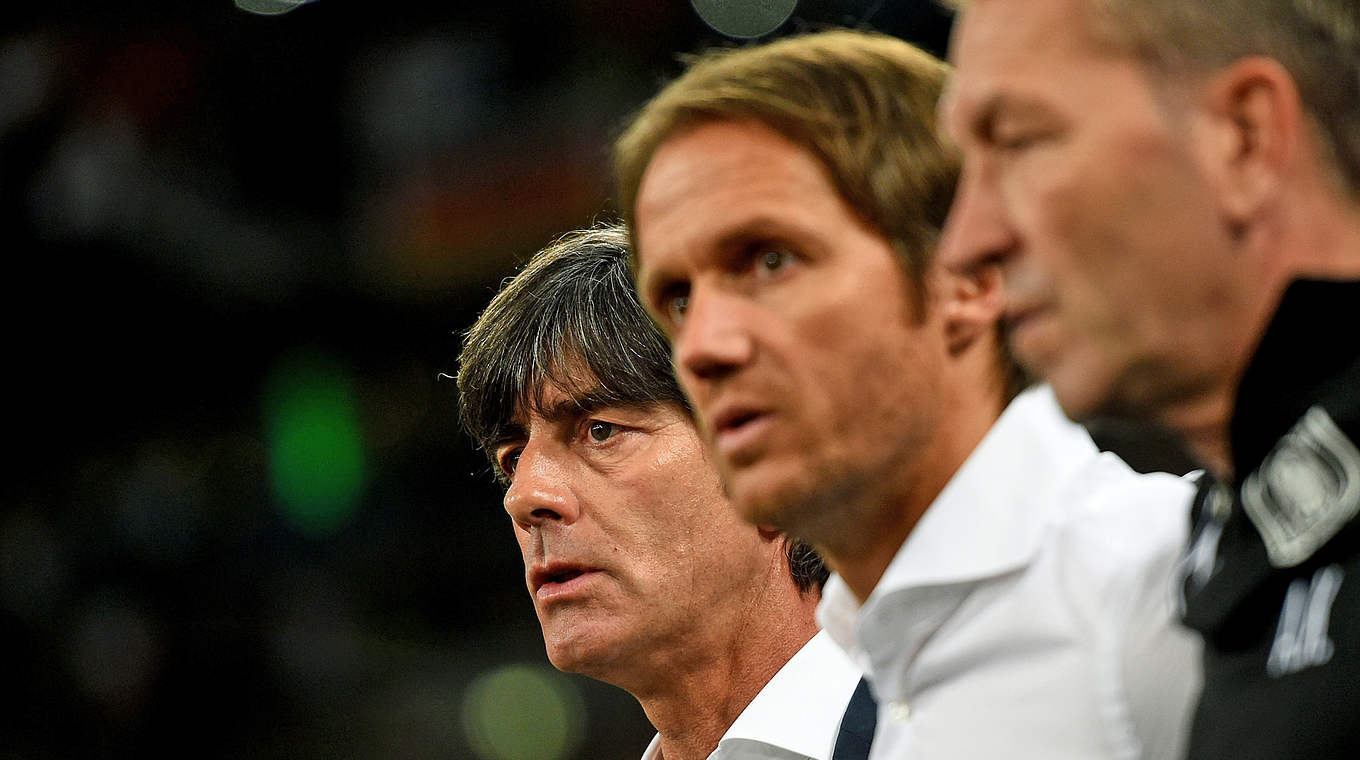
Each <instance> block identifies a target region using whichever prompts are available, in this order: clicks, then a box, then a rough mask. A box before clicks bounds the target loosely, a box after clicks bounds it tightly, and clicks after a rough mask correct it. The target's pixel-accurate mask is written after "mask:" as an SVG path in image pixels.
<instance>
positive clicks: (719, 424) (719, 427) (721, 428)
mask: <svg viewBox="0 0 1360 760" xmlns="http://www.w3.org/2000/svg"><path fill="white" fill-rule="evenodd" d="M763 414H765V412H764V411H763V410H761V409H757V408H755V407H751V406H730V407H727V408H726V409H723V410H722V411H720V412H719V413H718V414H716V415H714V417H713V432H714V433H715V434H717V435H722V434H723V433H727V432H730V431H732V430H736V429H737V428H739V427H741V426H742V425H745V424H746V423H748V422H750V421H751V420H754V419H755V418H757V417H759V416H761V415H763Z"/></svg>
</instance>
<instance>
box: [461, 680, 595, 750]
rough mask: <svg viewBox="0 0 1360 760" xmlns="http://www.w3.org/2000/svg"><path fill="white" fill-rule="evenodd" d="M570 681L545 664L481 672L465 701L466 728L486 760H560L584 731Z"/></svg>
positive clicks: (580, 706) (581, 709) (581, 712)
mask: <svg viewBox="0 0 1360 760" xmlns="http://www.w3.org/2000/svg"><path fill="white" fill-rule="evenodd" d="M585 718H586V716H585V707H584V703H583V701H582V700H581V697H580V695H579V694H578V693H577V691H576V686H575V684H573V683H572V681H571V679H569V678H567V677H566V676H564V675H562V674H561V673H558V672H557V671H555V670H551V669H549V668H547V667H543V666H534V665H524V664H515V665H505V666H501V667H498V668H494V669H492V670H489V671H487V672H486V673H483V674H482V675H481V676H479V677H478V678H477V680H476V681H474V682H473V683H472V685H471V686H470V687H469V688H468V691H467V693H466V695H465V696H464V698H463V727H464V730H465V731H466V732H467V736H468V743H469V744H471V745H472V748H473V750H474V751H475V752H476V753H477V756H478V757H479V758H482V760H562V758H566V757H570V756H572V753H573V752H575V750H576V747H577V745H578V744H579V743H580V740H581V736H582V733H583V729H584V727H585Z"/></svg>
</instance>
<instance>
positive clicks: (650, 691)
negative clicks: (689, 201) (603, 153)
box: [458, 227, 874, 760]
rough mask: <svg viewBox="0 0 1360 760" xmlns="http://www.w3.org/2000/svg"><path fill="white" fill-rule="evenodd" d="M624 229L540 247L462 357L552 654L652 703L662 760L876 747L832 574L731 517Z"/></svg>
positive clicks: (476, 430) (478, 427)
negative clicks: (833, 606) (837, 633)
mask: <svg viewBox="0 0 1360 760" xmlns="http://www.w3.org/2000/svg"><path fill="white" fill-rule="evenodd" d="M627 240H628V237H627V234H626V232H624V231H623V230H622V229H620V228H617V227H600V228H596V229H592V230H585V231H582V232H578V233H574V234H571V235H568V236H566V237H564V238H562V239H561V240H559V241H558V242H556V243H554V244H553V245H552V246H550V247H549V248H547V249H545V250H544V251H541V252H540V253H539V254H538V255H536V256H535V257H534V258H533V259H532V260H531V261H530V262H529V263H528V264H527V265H526V266H525V268H524V269H523V271H521V272H520V273H519V274H518V275H517V276H516V277H514V278H513V279H512V280H510V281H509V282H507V283H506V285H505V286H504V287H503V288H502V289H501V291H500V293H498V294H497V295H496V297H495V298H494V299H493V300H492V301H491V304H490V305H489V306H488V307H487V309H486V310H485V311H484V312H483V313H482V315H481V316H480V317H479V318H478V320H477V322H476V324H474V325H473V327H472V328H471V329H470V330H469V331H468V334H467V337H466V341H465V343H464V347H463V350H462V353H461V355H460V357H459V364H460V371H459V374H458V389H459V392H460V397H461V399H460V404H461V408H460V412H461V415H462V419H463V423H464V425H465V426H466V428H467V430H468V431H469V433H470V434H471V435H472V437H473V438H474V439H475V440H476V441H477V442H478V444H479V445H480V446H481V447H482V448H483V449H484V450H485V451H486V452H487V454H488V455H489V456H490V458H491V460H492V464H493V467H494V469H495V471H496V473H497V477H498V478H499V479H501V480H502V482H504V484H505V485H506V492H505V499H504V502H505V510H506V512H507V513H508V514H509V515H510V518H511V520H512V522H513V525H514V532H515V537H516V539H517V540H518V542H519V546H520V550H521V552H522V554H523V558H524V568H525V577H526V582H527V585H528V587H529V592H530V594H531V596H532V597H533V600H534V609H535V610H536V612H537V613H538V618H539V622H540V623H541V625H542V628H543V638H544V642H545V643H546V645H547V650H548V658H549V659H550V660H551V661H552V663H553V665H555V666H556V667H558V668H560V669H562V670H566V671H571V672H577V673H583V674H585V675H588V676H591V677H593V678H596V679H599V680H601V681H605V682H607V683H611V684H614V685H616V686H619V687H621V688H623V689H625V690H626V691H628V692H629V693H631V694H632V695H633V696H635V697H636V698H637V699H638V701H639V702H640V703H641V705H642V707H643V710H644V711H645V712H646V714H647V717H648V719H649V720H650V721H651V722H652V724H653V725H654V726H656V728H657V731H658V733H657V736H656V739H655V740H654V741H653V742H652V744H651V746H650V747H649V748H648V749H647V752H646V755H645V757H646V758H655V759H656V760H663V759H664V760H702V758H711V759H713V760H717V759H721V760H742V759H749V760H756V759H757V758H778V759H783V760H809V759H811V760H842V758H844V759H845V760H849V758H863V757H865V756H866V753H867V751H868V739H869V738H870V737H871V736H872V731H873V729H872V721H873V716H874V710H873V705H872V700H871V699H869V697H868V693H867V689H862V688H860V689H858V690H857V685H859V684H860V682H861V674H860V671H859V669H858V668H857V667H855V666H854V664H853V663H852V662H851V661H850V660H849V659H848V658H847V657H846V656H845V654H844V653H843V652H842V651H841V650H840V649H839V648H838V647H836V646H835V645H834V644H833V643H832V642H830V641H829V640H828V639H827V637H826V635H825V634H819V633H818V632H817V624H816V621H815V620H814V617H813V612H814V609H815V607H816V604H817V601H818V598H819V596H820V589H821V584H822V582H823V581H824V580H825V578H826V569H825V567H824V566H823V565H822V562H821V559H820V558H819V557H818V556H817V554H816V553H815V552H814V551H812V550H811V549H810V548H809V547H808V546H806V545H805V544H802V543H800V542H795V541H791V540H789V539H788V538H786V537H785V536H784V535H783V534H782V533H781V532H779V531H778V530H776V529H774V528H770V527H768V526H767V527H758V526H754V525H749V524H746V523H743V522H741V521H740V520H739V519H738V518H737V517H736V515H735V514H734V513H733V511H732V509H731V507H730V505H729V504H728V503H727V500H726V498H725V497H724V495H723V493H722V489H721V485H720V483H719V481H718V477H717V474H716V472H714V470H713V466H712V464H711V462H710V460H709V458H708V457H707V455H706V454H705V452H704V449H703V446H702V443H701V441H700V440H699V437H698V433H697V430H696V429H695V426H694V422H693V420H692V418H691V415H690V413H689V409H688V407H687V405H686V403H685V400H684V397H683V395H682V394H681V392H680V389H679V388H678V386H677V385H676V383H675V379H674V376H673V374H672V372H671V366H670V358H669V353H668V349H667V346H666V344H665V340H664V339H663V338H662V336H661V335H660V333H658V332H657V330H656V328H655V326H654V325H652V324H651V322H650V321H649V320H648V319H647V316H646V314H645V313H644V312H643V311H642V307H641V306H640V305H639V304H638V302H637V297H636V294H635V292H634V290H633V284H632V276H631V273H630V272H629V269H628V263H627V256H628V255H627ZM852 695H854V696H853V698H852ZM847 705H848V707H847ZM866 716H867V717H866ZM866 720H867V722H868V724H867V727H866ZM833 752H834V753H835V754H834V755H833Z"/></svg>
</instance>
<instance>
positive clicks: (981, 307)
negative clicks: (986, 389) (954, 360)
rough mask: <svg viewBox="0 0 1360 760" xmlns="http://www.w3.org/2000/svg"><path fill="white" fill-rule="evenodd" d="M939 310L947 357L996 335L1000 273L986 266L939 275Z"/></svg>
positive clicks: (996, 267) (989, 265)
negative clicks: (948, 354)
mask: <svg viewBox="0 0 1360 760" xmlns="http://www.w3.org/2000/svg"><path fill="white" fill-rule="evenodd" d="M939 283H940V296H941V298H940V300H939V308H940V309H941V312H942V314H943V316H944V329H945V338H946V340H947V341H948V346H949V353H950V355H951V356H958V355H959V354H961V353H963V352H964V351H966V350H967V349H968V348H969V347H970V346H972V345H973V344H975V343H977V342H978V340H980V339H983V338H990V337H992V336H995V335H996V323H997V320H998V319H1000V318H1001V309H1002V291H1001V269H1000V266H999V265H998V264H995V263H986V264H982V265H979V266H976V267H972V268H971V269H969V270H968V272H967V273H966V274H961V273H954V272H942V273H941V274H940V276H939Z"/></svg>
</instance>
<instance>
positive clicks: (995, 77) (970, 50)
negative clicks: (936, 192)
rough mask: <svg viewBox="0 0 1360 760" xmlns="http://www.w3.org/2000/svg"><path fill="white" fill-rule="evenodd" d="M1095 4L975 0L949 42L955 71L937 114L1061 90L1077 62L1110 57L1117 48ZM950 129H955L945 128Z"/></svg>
mask: <svg viewBox="0 0 1360 760" xmlns="http://www.w3.org/2000/svg"><path fill="white" fill-rule="evenodd" d="M1096 2H1097V0H975V2H972V3H970V4H969V5H968V6H967V7H966V8H965V10H964V11H963V14H962V15H961V16H960V18H959V22H958V24H957V26H956V28H955V31H954V36H953V39H952V40H951V41H950V45H949V60H950V63H951V64H953V66H954V72H953V74H952V75H951V77H950V80H949V83H948V86H947V87H946V92H945V96H944V99H943V108H942V117H943V118H945V119H946V121H952V119H953V118H954V117H955V116H956V115H957V112H959V111H963V112H965V113H967V114H970V115H971V114H973V113H975V112H976V111H978V110H980V109H982V108H985V107H987V106H988V105H992V104H993V101H994V99H996V98H997V97H1000V96H1014V95H1017V94H1020V95H1023V94H1025V93H1027V92H1040V91H1042V90H1043V89H1045V88H1049V87H1058V86H1061V84H1060V83H1061V81H1062V80H1063V79H1065V78H1067V77H1068V76H1069V75H1071V74H1073V73H1077V72H1080V71H1081V70H1082V68H1081V66H1082V64H1083V62H1086V63H1089V62H1092V61H1094V60H1097V59H1108V58H1110V57H1112V54H1113V53H1115V52H1116V46H1115V45H1114V44H1113V43H1112V42H1111V39H1110V35H1109V34H1108V33H1106V27H1107V25H1106V23H1105V22H1104V21H1102V19H1104V15H1103V12H1102V11H1100V9H1099V8H1098V7H1097V5H1096ZM951 126H957V125H953V124H951Z"/></svg>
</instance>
